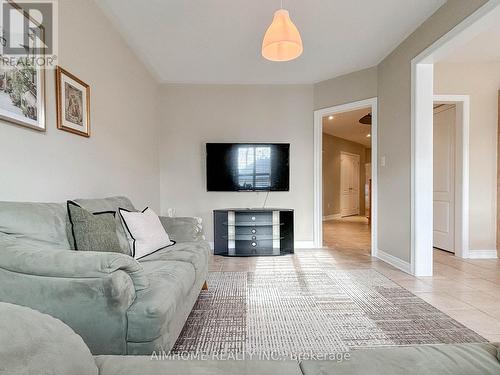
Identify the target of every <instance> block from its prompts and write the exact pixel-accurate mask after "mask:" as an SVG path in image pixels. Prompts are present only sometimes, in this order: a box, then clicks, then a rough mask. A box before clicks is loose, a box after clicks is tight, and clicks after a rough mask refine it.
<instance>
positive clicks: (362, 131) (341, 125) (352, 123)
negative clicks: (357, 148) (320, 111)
mask: <svg viewBox="0 0 500 375" xmlns="http://www.w3.org/2000/svg"><path fill="white" fill-rule="evenodd" d="M370 112H371V108H370V107H367V108H363V109H357V110H355V111H350V112H343V113H338V114H336V115H334V116H333V120H330V119H329V118H328V116H326V117H323V133H327V134H330V135H333V136H335V137H339V138H343V139H347V140H348V141H352V142H356V143H359V144H362V145H363V146H365V147H368V148H370V147H371V138H367V137H366V135H367V134H370V132H371V126H370V125H365V124H360V122H359V119H360V118H361V117H363V116H365V115H367V114H368V113H370Z"/></svg>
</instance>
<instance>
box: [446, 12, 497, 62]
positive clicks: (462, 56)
mask: <svg viewBox="0 0 500 375" xmlns="http://www.w3.org/2000/svg"><path fill="white" fill-rule="evenodd" d="M441 61H443V62H450V63H488V62H500V22H497V23H496V25H494V26H493V27H491V28H489V29H487V30H485V31H483V32H482V33H480V34H479V35H477V36H476V37H474V38H473V39H472V40H470V41H469V42H468V43H466V44H465V45H463V46H461V47H458V48H457V49H456V50H455V51H453V52H452V53H451V54H449V55H448V56H446V57H445V58H444V59H442V60H441ZM441 61H440V62H441Z"/></svg>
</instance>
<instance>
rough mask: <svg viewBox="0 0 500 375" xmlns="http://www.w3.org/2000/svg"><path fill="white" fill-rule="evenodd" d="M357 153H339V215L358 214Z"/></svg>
mask: <svg viewBox="0 0 500 375" xmlns="http://www.w3.org/2000/svg"><path fill="white" fill-rule="evenodd" d="M359 159H360V158H359V155H354V154H348V153H344V152H342V153H341V154H340V215H341V216H352V215H359Z"/></svg>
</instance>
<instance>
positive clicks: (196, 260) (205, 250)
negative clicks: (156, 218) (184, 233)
mask: <svg viewBox="0 0 500 375" xmlns="http://www.w3.org/2000/svg"><path fill="white" fill-rule="evenodd" d="M209 254H210V245H209V244H208V242H206V241H197V242H181V243H176V244H175V245H172V246H169V247H168V248H166V249H164V250H159V251H157V252H156V253H153V254H151V255H148V256H146V257H144V258H142V259H141V260H140V262H141V263H142V262H143V261H148V260H164V261H179V262H186V263H189V264H191V265H192V266H193V267H194V269H195V271H196V278H197V279H198V277H199V276H200V275H201V274H202V273H203V272H204V271H205V269H206V265H207V264H208V256H209Z"/></svg>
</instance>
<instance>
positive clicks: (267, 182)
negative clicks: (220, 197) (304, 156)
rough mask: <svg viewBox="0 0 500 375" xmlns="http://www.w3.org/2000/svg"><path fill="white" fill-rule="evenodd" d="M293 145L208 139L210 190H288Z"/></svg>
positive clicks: (208, 187) (208, 184)
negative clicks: (214, 141)
mask: <svg viewBox="0 0 500 375" xmlns="http://www.w3.org/2000/svg"><path fill="white" fill-rule="evenodd" d="M289 154H290V145H289V144H284V143H274V144H264V143H207V190H208V191H288V190H289V179H290V167H289Z"/></svg>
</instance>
